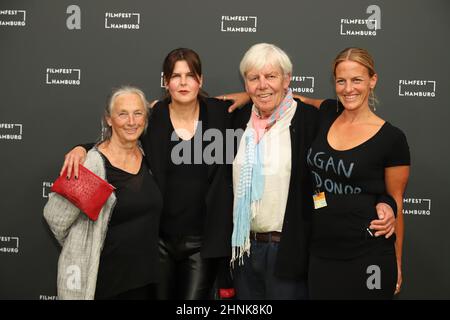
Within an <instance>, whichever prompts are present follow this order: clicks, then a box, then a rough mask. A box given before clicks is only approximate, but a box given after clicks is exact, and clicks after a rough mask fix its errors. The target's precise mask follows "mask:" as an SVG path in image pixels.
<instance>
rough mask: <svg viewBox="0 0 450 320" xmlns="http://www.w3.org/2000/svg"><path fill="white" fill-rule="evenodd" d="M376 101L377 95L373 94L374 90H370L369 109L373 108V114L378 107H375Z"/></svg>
mask: <svg viewBox="0 0 450 320" xmlns="http://www.w3.org/2000/svg"><path fill="white" fill-rule="evenodd" d="M375 102H376V99H375V93H374V92H373V88H370V93H369V108H370V107H372V109H373V112H375V111H377V106H376V105H375Z"/></svg>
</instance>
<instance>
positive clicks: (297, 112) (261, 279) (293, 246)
mask: <svg viewBox="0 0 450 320" xmlns="http://www.w3.org/2000/svg"><path fill="white" fill-rule="evenodd" d="M240 71H241V75H242V77H243V79H244V82H245V89H246V92H247V94H248V95H249V96H250V98H251V100H252V102H251V107H250V106H249V107H248V108H246V107H244V108H242V109H240V110H237V111H235V113H236V114H235V117H236V118H235V120H236V127H242V128H246V129H245V132H244V135H243V137H242V139H241V141H240V145H239V149H238V152H237V155H236V158H235V160H234V163H233V186H234V229H233V235H232V246H233V256H232V261H233V267H234V286H235V288H236V293H237V297H238V298H239V299H306V298H307V285H306V275H307V266H308V263H307V261H308V259H307V258H308V247H309V235H310V223H311V213H312V198H311V196H310V195H311V193H312V184H311V176H310V172H309V170H308V168H307V166H306V151H307V148H308V147H309V145H310V143H311V141H312V139H313V138H314V136H315V133H316V122H317V121H316V118H317V111H316V110H315V108H314V107H313V106H310V105H306V104H304V103H302V102H301V101H296V100H294V99H293V96H292V91H291V90H290V89H289V83H290V79H291V73H292V63H291V61H290V59H289V57H288V56H287V54H286V53H285V52H284V51H283V50H281V49H280V48H278V47H277V46H275V45H272V44H267V43H260V44H256V45H254V46H252V47H251V48H250V49H249V50H248V51H247V52H246V53H245V55H244V57H243V59H242V61H241V64H240Z"/></svg>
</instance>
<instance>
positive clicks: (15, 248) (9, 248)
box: [0, 236, 19, 253]
mask: <svg viewBox="0 0 450 320" xmlns="http://www.w3.org/2000/svg"><path fill="white" fill-rule="evenodd" d="M0 252H3V253H19V237H6V236H0Z"/></svg>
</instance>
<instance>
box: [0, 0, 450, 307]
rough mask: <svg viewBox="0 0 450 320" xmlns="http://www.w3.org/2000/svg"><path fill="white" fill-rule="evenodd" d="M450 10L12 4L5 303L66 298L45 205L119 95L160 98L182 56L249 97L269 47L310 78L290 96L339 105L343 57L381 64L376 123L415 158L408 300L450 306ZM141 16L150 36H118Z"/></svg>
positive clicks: (1, 81)
mask: <svg viewBox="0 0 450 320" xmlns="http://www.w3.org/2000/svg"><path fill="white" fill-rule="evenodd" d="M71 5H76V6H78V8H76V9H75V11H74V10H73V7H70V6H71ZM373 5H375V7H374V6H373ZM77 9H79V11H78V10H77ZM449 9H450V4H449V3H448V1H446V0H429V1H425V0H413V1H411V0H408V1H406V0H401V1H373V0H372V1H366V0H362V1H361V0H346V1H325V0H314V1H312V0H311V1H292V0H291V1H288V0H278V1H261V0H258V1H257V0H251V1H250V0H249V1H234V0H233V1H230V0H229V1H214V0H185V1H163V0H158V1H156V0H152V1H137V0H127V1H118V0H114V1H112V0H101V1H99V0H98V1H68V0H58V1H56V0H54V1H51V0H40V1H30V0H27V1H25V0H1V1H0V299H54V298H55V295H56V267H57V257H58V252H59V248H58V246H57V244H56V242H55V241H54V240H53V237H52V235H51V234H50V232H49V230H48V228H47V225H46V223H45V222H44V220H43V218H42V208H43V206H44V205H45V202H46V201H47V195H48V192H49V187H50V185H51V182H52V181H53V180H54V179H55V178H56V177H57V174H58V172H59V169H60V166H61V164H62V161H63V155H64V154H65V153H66V152H67V151H68V150H69V149H70V148H71V147H72V146H73V145H75V144H76V143H79V142H87V141H93V140H94V139H95V138H97V136H98V134H99V130H100V126H99V123H100V122H99V119H100V115H101V111H102V108H103V105H104V102H105V99H106V96H107V94H108V93H109V92H110V90H111V88H112V87H114V86H118V85H120V84H133V85H137V86H139V87H141V88H143V89H144V91H145V92H146V94H147V95H148V97H151V98H158V97H160V94H161V93H162V91H161V88H160V86H161V63H162V60H163V58H164V57H165V55H166V54H167V53H168V52H169V51H170V50H171V49H173V48H176V47H182V46H184V47H190V48H193V49H195V50H196V51H197V52H198V53H199V54H200V56H201V58H202V61H203V67H204V78H205V89H206V90H207V91H208V92H209V93H210V94H211V95H218V94H221V93H226V92H235V91H242V90H243V87H242V82H241V80H240V78H239V73H238V65H239V62H240V58H241V57H242V55H243V53H244V52H245V51H246V50H247V49H248V48H249V47H250V45H252V44H254V43H258V42H269V43H274V44H276V45H278V46H280V47H281V48H283V49H285V51H286V52H287V53H288V54H289V55H290V57H291V59H292V61H293V63H294V72H293V75H294V76H296V77H300V76H304V77H306V78H304V79H302V78H294V80H295V81H293V82H292V87H293V88H295V90H298V91H303V92H311V91H313V92H312V93H305V94H306V95H308V94H309V95H311V96H314V97H321V98H325V97H333V85H332V82H331V70H330V64H331V61H332V59H333V58H334V56H335V55H336V54H337V52H338V51H340V50H341V49H343V48H345V47H348V46H361V47H364V48H367V49H368V50H369V51H370V52H371V53H372V54H373V56H374V57H375V61H376V63H377V65H376V67H377V71H378V74H379V82H378V86H377V93H378V97H379V100H380V101H381V104H380V105H379V107H378V108H377V113H378V114H379V115H380V116H381V117H384V118H385V119H388V120H389V121H390V122H392V123H393V124H394V125H396V126H398V127H400V128H402V129H403V130H404V132H405V133H406V135H407V137H408V140H409V144H410V148H411V155H412V172H411V177H410V182H409V185H408V188H407V191H406V195H405V198H406V199H405V204H404V206H405V225H406V227H405V229H406V235H405V243H404V255H403V256H404V257H403V279H404V285H403V292H402V294H401V296H400V298H402V299H449V298H450V281H449V273H448V271H449V270H450V250H449V249H450V246H449V243H450V241H449V240H448V238H449V232H448V228H449V221H450V219H449V216H448V213H447V206H448V205H447V201H448V199H449V197H448V193H449V190H450V185H449V178H448V177H449V176H450V169H449V166H448V164H449V163H450V161H449V160H450V159H449V155H450V152H449V144H448V142H447V139H446V138H445V137H446V136H447V127H448V123H449V119H450V117H449V114H450V109H449V105H448V100H449V90H448V89H449V87H450V83H449V82H450V81H449V80H448V78H449V74H450V72H449V71H450V62H449V59H448V51H449V49H450V48H449V45H448V34H449V32H450V23H449V19H448V14H449V12H450V10H449ZM67 12H68V13H67ZM115 13H125V15H123V17H122V18H120V17H119V18H112V15H111V14H115ZM138 18H139V25H138V26H139V29H115V28H112V27H114V26H116V27H117V26H118V25H119V26H120V25H122V24H128V25H130V24H132V25H136V24H137V22H138ZM364 19H370V20H371V21H370V23H369V25H367V24H366V23H364V22H363V23H362V24H361V21H359V20H364ZM373 20H376V22H375V21H373ZM255 24H256V25H255ZM374 24H376V27H377V28H378V29H376V30H374V29H373V26H374ZM74 27H75V28H74ZM78 27H80V28H78ZM380 27H381V28H380ZM239 31H241V32H239ZM249 31H250V32H249ZM347 31H350V33H352V31H353V34H346V32H347ZM374 31H376V35H373V33H374ZM358 32H359V34H358ZM342 33H344V34H342ZM51 69H52V70H51ZM66 69H71V70H68V71H67V70H66ZM75 69H76V70H75ZM58 71H62V72H69V73H63V74H58V73H55V72H58ZM79 74H80V75H79ZM52 79H56V80H60V83H52V82H51V81H52ZM78 79H79V84H71V82H70V81H68V80H72V81H73V80H78ZM61 80H66V82H64V81H61ZM48 82H49V83H48ZM61 82H62V83H61ZM64 83H66V84H64ZM313 85H314V86H313Z"/></svg>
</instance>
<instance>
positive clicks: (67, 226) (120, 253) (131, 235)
mask: <svg viewBox="0 0 450 320" xmlns="http://www.w3.org/2000/svg"><path fill="white" fill-rule="evenodd" d="M148 112H149V111H148V107H147V100H146V98H145V95H144V93H143V92H142V91H141V90H140V89H138V88H135V87H130V86H124V87H120V88H118V89H116V90H114V91H113V93H112V95H111V97H110V99H109V102H108V104H107V106H106V109H105V113H104V117H103V124H104V130H103V133H102V139H101V141H100V142H99V143H97V144H96V145H95V146H94V148H92V149H91V150H90V151H89V152H88V154H87V158H86V161H85V163H84V165H85V166H86V167H87V168H88V169H90V170H91V171H93V172H94V173H95V174H97V175H98V176H100V177H101V178H103V179H106V180H107V181H108V182H109V183H110V184H112V185H113V186H114V187H115V191H114V192H113V194H111V196H110V197H109V199H108V200H107V202H106V203H105V205H104V206H103V208H102V210H101V212H100V215H99V218H98V220H97V221H92V220H89V219H88V218H87V216H85V215H84V214H83V213H81V212H80V210H79V209H78V208H77V207H75V206H74V205H73V204H72V203H70V202H69V201H68V200H66V199H65V198H63V197H62V196H60V195H59V194H56V193H51V194H50V195H49V200H48V202H47V204H46V206H45V208H44V217H45V219H46V220H47V222H48V224H49V226H50V229H51V230H52V232H53V233H54V235H55V237H56V239H57V240H58V242H59V243H60V244H61V246H62V251H61V254H60V257H59V262H58V279H57V285H58V297H59V298H60V299H150V298H154V295H155V292H154V290H155V288H154V283H155V282H157V273H158V227H159V219H160V214H161V210H162V195H161V193H160V191H159V189H158V187H157V185H156V183H155V181H154V178H153V176H152V174H151V172H150V170H149V169H148V167H147V165H146V162H145V160H144V155H143V153H142V151H141V148H140V146H139V143H138V140H139V137H140V136H141V134H142V133H143V132H144V130H145V128H146V126H147V118H148V116H147V113H148Z"/></svg>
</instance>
